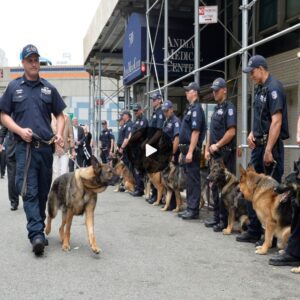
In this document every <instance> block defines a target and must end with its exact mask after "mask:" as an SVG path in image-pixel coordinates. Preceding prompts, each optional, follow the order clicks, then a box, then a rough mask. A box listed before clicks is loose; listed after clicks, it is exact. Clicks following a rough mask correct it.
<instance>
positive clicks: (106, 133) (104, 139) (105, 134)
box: [99, 129, 113, 150]
mask: <svg viewBox="0 0 300 300" xmlns="http://www.w3.org/2000/svg"><path fill="white" fill-rule="evenodd" d="M112 139H113V137H112V134H111V131H110V130H109V129H106V130H104V129H103V130H102V131H101V134H100V138H99V140H100V142H101V147H102V148H105V149H107V150H110V144H111V140H112Z"/></svg>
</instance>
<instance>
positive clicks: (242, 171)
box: [239, 164, 246, 176]
mask: <svg viewBox="0 0 300 300" xmlns="http://www.w3.org/2000/svg"><path fill="white" fill-rule="evenodd" d="M239 169H240V175H241V176H242V175H245V174H246V170H245V169H244V168H243V166H242V164H239Z"/></svg>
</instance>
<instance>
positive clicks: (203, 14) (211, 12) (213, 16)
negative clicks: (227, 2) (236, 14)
mask: <svg viewBox="0 0 300 300" xmlns="http://www.w3.org/2000/svg"><path fill="white" fill-rule="evenodd" d="M213 23H218V6H217V5H212V6H200V7H199V24H213Z"/></svg>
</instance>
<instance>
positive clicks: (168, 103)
mask: <svg viewBox="0 0 300 300" xmlns="http://www.w3.org/2000/svg"><path fill="white" fill-rule="evenodd" d="M170 108H173V103H172V102H171V101H170V100H166V101H164V103H163V104H162V106H161V109H162V110H168V109H170Z"/></svg>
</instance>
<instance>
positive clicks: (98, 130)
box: [95, 58, 102, 151]
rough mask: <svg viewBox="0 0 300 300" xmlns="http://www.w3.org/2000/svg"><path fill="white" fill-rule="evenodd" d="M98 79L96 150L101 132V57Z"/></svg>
mask: <svg viewBox="0 0 300 300" xmlns="http://www.w3.org/2000/svg"><path fill="white" fill-rule="evenodd" d="M98 80H99V83H98V84H99V101H98V103H99V116H98V120H99V121H98V126H97V133H96V136H95V139H96V141H97V142H96V145H97V151H98V149H99V138H98V137H99V136H100V132H101V112H102V97H101V94H102V86H101V84H102V70H101V58H100V59H99V77H98Z"/></svg>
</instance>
